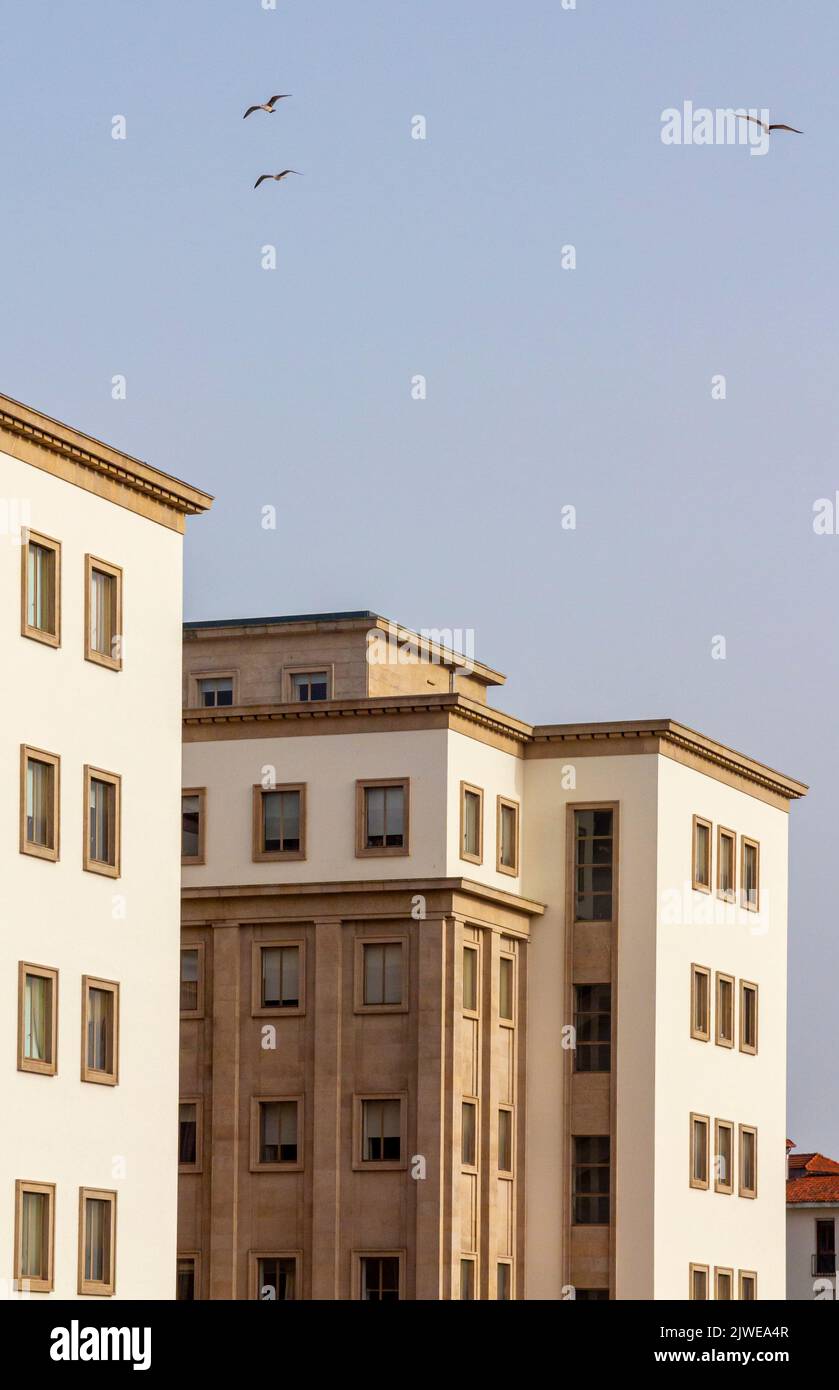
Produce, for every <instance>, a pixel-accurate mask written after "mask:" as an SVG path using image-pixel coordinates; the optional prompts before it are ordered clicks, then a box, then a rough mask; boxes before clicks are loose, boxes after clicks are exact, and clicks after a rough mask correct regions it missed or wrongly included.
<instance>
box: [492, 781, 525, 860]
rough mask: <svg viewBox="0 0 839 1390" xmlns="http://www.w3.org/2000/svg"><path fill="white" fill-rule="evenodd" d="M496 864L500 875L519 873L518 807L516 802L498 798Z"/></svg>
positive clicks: (501, 797)
mask: <svg viewBox="0 0 839 1390" xmlns="http://www.w3.org/2000/svg"><path fill="white" fill-rule="evenodd" d="M496 834H497V846H498V850H497V852H498V862H497V863H496V866H495V867H496V869H497V871H498V872H499V873H500V874H511V875H515V874H517V873H518V871H519V805H518V802H517V801H508V800H507V799H506V797H503V796H499V798H498V826H497V831H496Z"/></svg>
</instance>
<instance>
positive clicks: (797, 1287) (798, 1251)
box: [781, 1202, 839, 1302]
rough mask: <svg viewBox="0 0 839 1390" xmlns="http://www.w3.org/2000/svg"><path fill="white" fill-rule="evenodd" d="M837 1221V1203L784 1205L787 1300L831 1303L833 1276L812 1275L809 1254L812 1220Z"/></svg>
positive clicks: (813, 1239) (813, 1240)
mask: <svg viewBox="0 0 839 1390" xmlns="http://www.w3.org/2000/svg"><path fill="white" fill-rule="evenodd" d="M837 1220H839V1206H829V1205H828V1204H827V1203H826V1202H818V1203H815V1204H814V1205H813V1206H806V1205H801V1206H799V1205H795V1206H789V1207H787V1210H786V1221H787V1295H786V1296H787V1298H788V1299H793V1300H795V1301H797V1302H803V1301H809V1302H812V1301H813V1300H814V1299H820V1300H821V1299H824V1300H827V1301H831V1302H832V1301H834V1300H835V1297H836V1276H835V1275H833V1276H828V1275H825V1274H814V1273H813V1256H814V1255H815V1253H816V1222H817V1221H837ZM781 1297H783V1295H781Z"/></svg>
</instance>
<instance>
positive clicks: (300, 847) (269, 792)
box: [253, 782, 306, 861]
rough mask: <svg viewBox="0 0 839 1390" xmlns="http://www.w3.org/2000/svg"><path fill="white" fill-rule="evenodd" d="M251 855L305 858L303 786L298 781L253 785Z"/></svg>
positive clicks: (258, 858) (276, 857)
mask: <svg viewBox="0 0 839 1390" xmlns="http://www.w3.org/2000/svg"><path fill="white" fill-rule="evenodd" d="M253 798H254V801H253V811H254V825H253V831H254V834H253V857H254V860H256V861H259V860H263V859H304V858H305V857H306V844H305V818H306V788H305V786H304V785H303V784H302V783H301V782H296V783H293V784H292V783H284V784H283V785H281V786H275V787H270V788H268V789H265V788H264V787H262V786H259V785H257V786H255V787H254V789H253Z"/></svg>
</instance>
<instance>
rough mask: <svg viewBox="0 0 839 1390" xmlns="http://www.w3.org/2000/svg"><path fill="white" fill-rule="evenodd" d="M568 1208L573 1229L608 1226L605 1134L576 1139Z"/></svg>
mask: <svg viewBox="0 0 839 1390" xmlns="http://www.w3.org/2000/svg"><path fill="white" fill-rule="evenodd" d="M573 1144H574V1166H573V1173H572V1187H571V1206H572V1220H573V1224H574V1225H575V1226H608V1224H609V1194H610V1189H611V1181H610V1157H609V1154H610V1144H609V1136H608V1135H607V1134H597V1135H592V1136H585V1137H582V1136H579V1135H578V1136H576V1137H575V1138H574V1140H573Z"/></svg>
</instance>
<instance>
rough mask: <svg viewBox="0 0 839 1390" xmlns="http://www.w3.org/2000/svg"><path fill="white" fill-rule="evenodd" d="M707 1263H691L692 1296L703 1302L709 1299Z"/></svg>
mask: <svg viewBox="0 0 839 1390" xmlns="http://www.w3.org/2000/svg"><path fill="white" fill-rule="evenodd" d="M709 1272H710V1271H709V1269H708V1266H707V1265H691V1267H690V1296H691V1299H693V1300H695V1301H696V1302H700V1303H703V1302H705V1301H706V1300H707V1299H708V1275H709Z"/></svg>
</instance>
